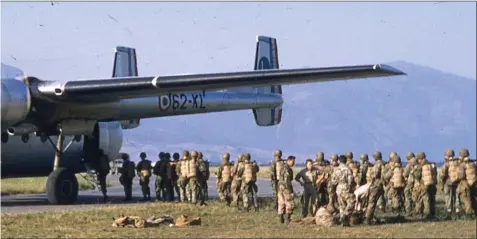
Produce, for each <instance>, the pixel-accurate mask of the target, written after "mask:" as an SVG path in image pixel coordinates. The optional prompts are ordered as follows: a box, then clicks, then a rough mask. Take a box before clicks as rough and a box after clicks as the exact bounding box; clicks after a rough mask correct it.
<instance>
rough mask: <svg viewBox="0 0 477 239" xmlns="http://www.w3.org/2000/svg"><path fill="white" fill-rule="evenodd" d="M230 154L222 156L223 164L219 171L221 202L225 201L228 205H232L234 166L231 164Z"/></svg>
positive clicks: (218, 184) (218, 185) (218, 182)
mask: <svg viewBox="0 0 477 239" xmlns="http://www.w3.org/2000/svg"><path fill="white" fill-rule="evenodd" d="M229 160H230V154H229V153H224V154H222V162H221V163H220V165H219V168H218V169H217V189H218V194H219V199H220V201H225V202H226V203H227V205H230V202H231V196H232V195H231V191H230V190H231V189H230V184H231V183H232V175H231V173H232V167H233V165H232V164H231V163H230V162H229Z"/></svg>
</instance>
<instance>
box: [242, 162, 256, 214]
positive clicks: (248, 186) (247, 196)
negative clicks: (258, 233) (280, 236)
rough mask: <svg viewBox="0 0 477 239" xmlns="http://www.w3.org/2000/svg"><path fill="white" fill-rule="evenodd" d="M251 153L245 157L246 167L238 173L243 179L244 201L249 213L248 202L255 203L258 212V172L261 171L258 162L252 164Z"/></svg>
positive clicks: (245, 208)
mask: <svg viewBox="0 0 477 239" xmlns="http://www.w3.org/2000/svg"><path fill="white" fill-rule="evenodd" d="M250 159H251V156H250V154H249V153H247V154H244V155H243V160H244V166H243V167H242V168H241V169H240V170H239V171H238V172H237V174H238V175H239V176H241V178H242V188H241V191H242V201H243V207H244V210H246V211H249V205H248V202H249V201H250V200H252V201H253V205H254V208H255V211H256V212H258V201H257V195H256V194H255V193H256V191H255V188H256V185H255V183H256V181H257V172H258V171H259V170H260V169H259V167H258V165H257V163H256V162H250Z"/></svg>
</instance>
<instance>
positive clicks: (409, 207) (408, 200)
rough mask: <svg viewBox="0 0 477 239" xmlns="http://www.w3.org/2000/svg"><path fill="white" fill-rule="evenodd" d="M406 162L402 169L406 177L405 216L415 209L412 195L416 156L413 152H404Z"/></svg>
mask: <svg viewBox="0 0 477 239" xmlns="http://www.w3.org/2000/svg"><path fill="white" fill-rule="evenodd" d="M406 159H407V164H406V168H405V169H404V178H405V179H406V187H405V188H404V208H405V210H406V216H408V217H410V216H412V215H413V212H414V210H415V201H414V198H413V197H412V192H413V190H414V166H415V165H416V164H417V161H416V157H415V156H414V153H413V152H407V153H406Z"/></svg>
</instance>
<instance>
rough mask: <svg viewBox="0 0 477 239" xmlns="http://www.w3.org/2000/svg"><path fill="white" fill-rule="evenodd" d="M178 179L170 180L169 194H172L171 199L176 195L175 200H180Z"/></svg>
mask: <svg viewBox="0 0 477 239" xmlns="http://www.w3.org/2000/svg"><path fill="white" fill-rule="evenodd" d="M178 181H179V180H171V194H172V197H171V198H172V200H175V198H176V197H177V201H180V196H181V189H180V187H179V182H178Z"/></svg>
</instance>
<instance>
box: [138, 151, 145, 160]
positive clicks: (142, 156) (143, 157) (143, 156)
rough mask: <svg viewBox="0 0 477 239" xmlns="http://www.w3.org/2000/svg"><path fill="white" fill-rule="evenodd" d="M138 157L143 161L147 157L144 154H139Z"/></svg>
mask: <svg viewBox="0 0 477 239" xmlns="http://www.w3.org/2000/svg"><path fill="white" fill-rule="evenodd" d="M139 157H140V158H141V159H145V158H146V157H147V156H146V153H145V152H141V154H139Z"/></svg>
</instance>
